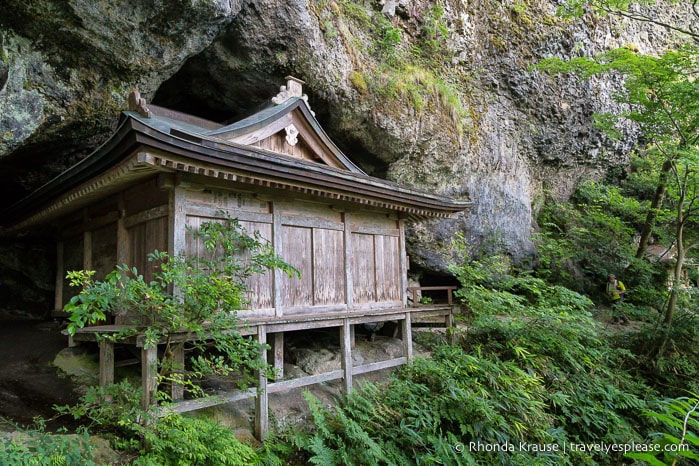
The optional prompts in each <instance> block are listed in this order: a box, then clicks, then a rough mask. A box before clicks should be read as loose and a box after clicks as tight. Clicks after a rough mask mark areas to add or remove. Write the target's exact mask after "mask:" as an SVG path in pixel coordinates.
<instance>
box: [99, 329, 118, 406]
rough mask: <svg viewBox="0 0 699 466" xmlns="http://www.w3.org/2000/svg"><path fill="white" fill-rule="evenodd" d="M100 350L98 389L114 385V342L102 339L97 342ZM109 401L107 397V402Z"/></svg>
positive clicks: (109, 398)
mask: <svg viewBox="0 0 699 466" xmlns="http://www.w3.org/2000/svg"><path fill="white" fill-rule="evenodd" d="M99 348H100V380H99V382H100V387H102V388H104V387H106V386H107V385H111V384H113V383H114V342H113V341H111V340H107V339H106V338H103V339H102V340H100V342H99ZM109 400H111V397H108V399H107V401H109Z"/></svg>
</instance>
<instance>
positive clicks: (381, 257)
mask: <svg viewBox="0 0 699 466" xmlns="http://www.w3.org/2000/svg"><path fill="white" fill-rule="evenodd" d="M374 245H375V246H376V250H375V253H376V300H377V301H379V302H395V303H397V304H400V303H402V301H403V299H402V298H403V297H402V289H401V262H400V244H399V240H398V237H397V236H386V235H375V236H374Z"/></svg>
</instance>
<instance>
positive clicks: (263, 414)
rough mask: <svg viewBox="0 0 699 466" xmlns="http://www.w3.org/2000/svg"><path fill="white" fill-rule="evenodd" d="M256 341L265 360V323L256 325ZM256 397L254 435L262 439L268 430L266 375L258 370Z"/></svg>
mask: <svg viewBox="0 0 699 466" xmlns="http://www.w3.org/2000/svg"><path fill="white" fill-rule="evenodd" d="M257 342H258V343H259V344H260V346H261V348H260V351H261V352H262V355H261V356H262V360H263V361H266V360H267V349H266V345H267V328H266V327H265V325H263V324H262V325H258V326H257ZM257 378H258V387H257V397H256V398H255V437H257V439H258V440H259V441H263V440H264V439H265V437H267V431H268V430H269V398H268V393H267V376H266V375H265V373H264V371H262V370H261V371H258V373H257Z"/></svg>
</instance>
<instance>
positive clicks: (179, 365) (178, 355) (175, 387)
mask: <svg viewBox="0 0 699 466" xmlns="http://www.w3.org/2000/svg"><path fill="white" fill-rule="evenodd" d="M172 372H173V373H174V377H175V378H174V380H173V382H172V385H171V386H170V390H171V391H170V396H172V401H178V400H182V399H184V385H182V384H181V383H177V382H176V381H175V380H178V379H177V377H179V376H181V374H182V373H183V372H184V344H175V346H174V347H173V349H172Z"/></svg>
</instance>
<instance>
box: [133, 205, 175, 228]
mask: <svg viewBox="0 0 699 466" xmlns="http://www.w3.org/2000/svg"><path fill="white" fill-rule="evenodd" d="M167 215H169V206H166V205H161V206H158V207H153V208H152V209H147V210H143V211H141V212H138V213H136V214H133V215H129V216H128V217H126V218H124V219H123V220H124V224H125V225H126V228H131V227H133V226H135V225H138V224H139V223H143V222H147V221H149V220H154V219H156V218H161V217H165V216H167Z"/></svg>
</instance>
